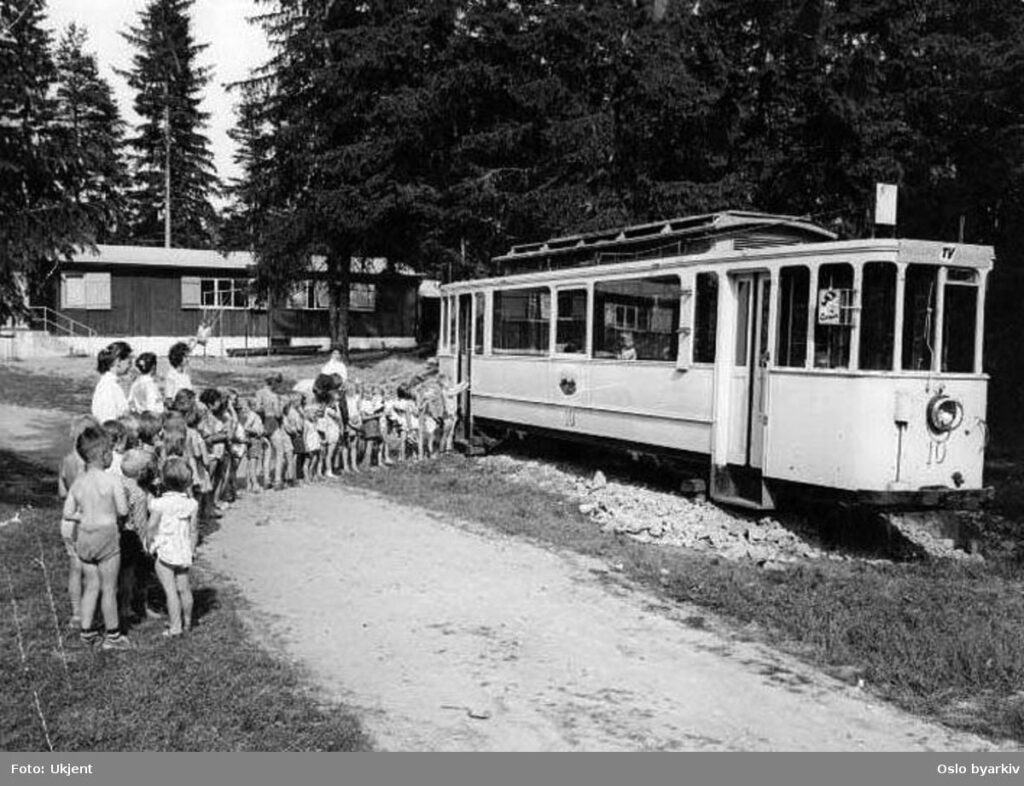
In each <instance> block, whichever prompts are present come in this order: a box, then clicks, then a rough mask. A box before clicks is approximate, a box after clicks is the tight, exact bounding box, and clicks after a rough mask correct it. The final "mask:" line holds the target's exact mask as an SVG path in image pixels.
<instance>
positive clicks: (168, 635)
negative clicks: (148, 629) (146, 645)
mask: <svg viewBox="0 0 1024 786" xmlns="http://www.w3.org/2000/svg"><path fill="white" fill-rule="evenodd" d="M160 635H161V636H163V637H164V638H165V639H175V638H177V637H178V636H184V635H185V631H183V630H171V629H170V628H168V629H167V630H165V631H164V632H163V633H161V634H160Z"/></svg>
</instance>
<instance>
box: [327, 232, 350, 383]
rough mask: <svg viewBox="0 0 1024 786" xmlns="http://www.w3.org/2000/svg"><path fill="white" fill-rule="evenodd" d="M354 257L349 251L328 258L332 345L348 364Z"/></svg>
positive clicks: (329, 316) (329, 318)
mask: <svg viewBox="0 0 1024 786" xmlns="http://www.w3.org/2000/svg"><path fill="white" fill-rule="evenodd" d="M351 258H352V255H351V254H350V253H349V252H348V250H344V251H340V252H335V253H332V254H331V255H330V256H329V257H328V258H327V292H328V298H329V300H330V303H329V308H328V320H329V323H330V333H331V345H332V347H337V348H338V349H340V350H341V355H342V357H343V358H344V360H345V362H346V363H348V304H349V283H350V279H351V277H352V276H351V274H352V267H351V266H352V262H351Z"/></svg>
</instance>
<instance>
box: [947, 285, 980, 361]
mask: <svg viewBox="0 0 1024 786" xmlns="http://www.w3.org/2000/svg"><path fill="white" fill-rule="evenodd" d="M965 273H966V274H968V275H965ZM973 273H974V271H973V270H964V269H963V268H950V270H949V272H948V274H947V275H948V277H947V283H946V302H945V304H944V305H943V307H942V311H943V318H942V370H943V371H949V372H952V373H963V374H969V373H971V372H973V371H974V333H975V331H976V330H977V329H978V286H977V283H976V281H977V279H976V277H975V276H973V275H971V274H973Z"/></svg>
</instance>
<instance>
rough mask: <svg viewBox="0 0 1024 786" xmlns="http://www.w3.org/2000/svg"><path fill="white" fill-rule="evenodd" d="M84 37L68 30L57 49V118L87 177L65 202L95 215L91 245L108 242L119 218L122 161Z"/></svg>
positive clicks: (119, 132) (114, 123)
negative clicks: (71, 199)
mask: <svg viewBox="0 0 1024 786" xmlns="http://www.w3.org/2000/svg"><path fill="white" fill-rule="evenodd" d="M87 40H88V34H87V33H86V31H85V30H84V29H83V28H80V27H77V26H76V25H74V24H71V25H69V26H68V28H67V30H65V32H64V34H63V35H62V36H61V39H60V42H59V44H58V46H57V52H56V56H55V62H56V66H57V90H56V99H57V100H56V117H57V119H58V121H59V125H60V128H61V129H62V131H61V133H62V134H63V135H65V137H66V139H67V142H68V144H69V145H70V146H72V147H73V148H74V149H75V150H77V151H78V155H79V160H80V164H81V166H82V167H83V168H84V170H85V174H86V177H85V178H83V180H82V182H80V183H78V184H77V185H76V186H75V188H74V189H73V191H72V193H71V194H70V196H71V197H72V198H73V199H74V201H75V202H76V203H77V204H79V205H86V206H89V207H91V208H93V210H94V220H95V222H96V225H97V226H96V241H97V242H104V241H106V240H109V239H110V238H111V236H112V235H113V234H114V233H115V232H116V231H117V229H118V225H119V224H120V222H121V221H122V220H123V218H124V215H123V214H124V210H125V200H124V192H125V189H126V187H127V181H128V177H127V171H126V168H125V165H124V161H123V159H122V158H121V149H122V145H123V141H124V121H123V120H122V119H121V114H120V112H119V111H118V108H117V103H116V102H115V100H114V94H113V91H112V90H111V88H110V85H109V84H107V82H106V81H105V80H104V79H103V78H102V77H101V76H100V74H99V68H98V67H97V64H96V57H95V55H93V54H90V53H87V52H86V51H85V45H86V42H87Z"/></svg>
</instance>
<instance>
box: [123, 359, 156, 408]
mask: <svg viewBox="0 0 1024 786" xmlns="http://www.w3.org/2000/svg"><path fill="white" fill-rule="evenodd" d="M135 368H137V369H138V370H139V376H138V377H136V379H135V382H133V383H132V389H131V390H129V391H128V407H129V408H130V409H131V411H132V412H134V413H135V414H136V415H138V414H141V413H143V412H152V413H153V414H154V415H162V414H163V413H164V396H163V393H161V392H160V385H158V384H157V381H156V378H155V377H154V376H153V372H154V371H155V370H156V355H154V354H153V353H152V352H143V353H142V354H141V355H139V356H138V357H137V358H136V359H135Z"/></svg>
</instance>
